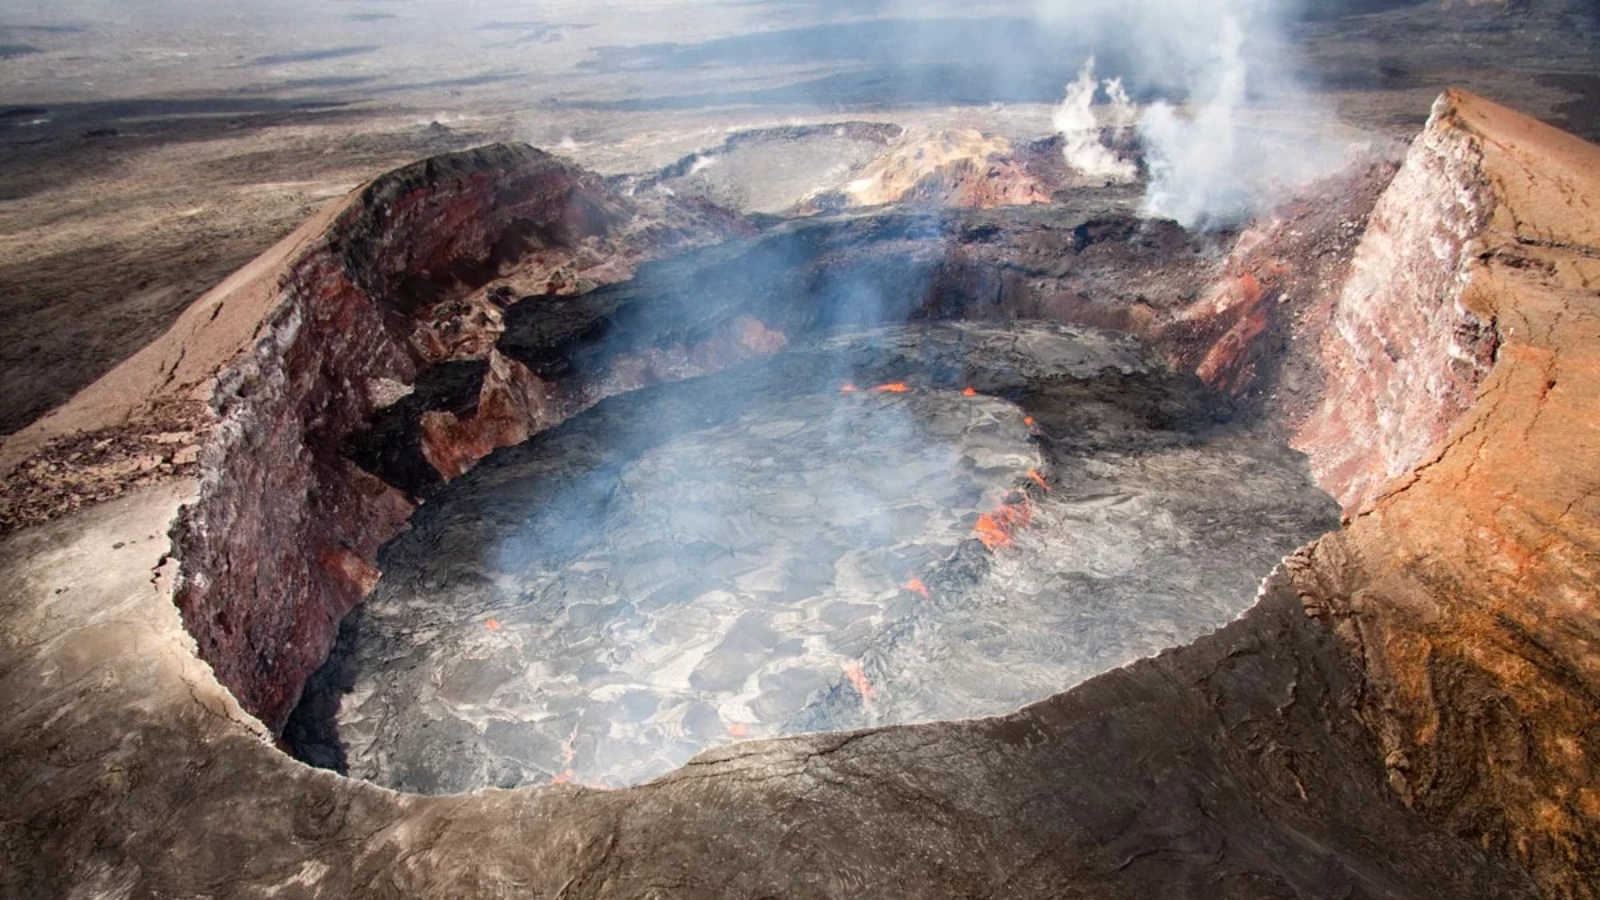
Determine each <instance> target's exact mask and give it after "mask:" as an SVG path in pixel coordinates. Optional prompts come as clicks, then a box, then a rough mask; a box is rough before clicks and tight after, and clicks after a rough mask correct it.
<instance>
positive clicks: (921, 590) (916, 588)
mask: <svg viewBox="0 0 1600 900" xmlns="http://www.w3.org/2000/svg"><path fill="white" fill-rule="evenodd" d="M905 587H906V590H908V591H910V592H912V593H913V594H921V595H922V599H924V600H932V599H933V592H932V591H930V590H928V586H927V585H925V584H923V583H922V579H921V578H913V579H911V580H910V581H908V582H906V584H905Z"/></svg>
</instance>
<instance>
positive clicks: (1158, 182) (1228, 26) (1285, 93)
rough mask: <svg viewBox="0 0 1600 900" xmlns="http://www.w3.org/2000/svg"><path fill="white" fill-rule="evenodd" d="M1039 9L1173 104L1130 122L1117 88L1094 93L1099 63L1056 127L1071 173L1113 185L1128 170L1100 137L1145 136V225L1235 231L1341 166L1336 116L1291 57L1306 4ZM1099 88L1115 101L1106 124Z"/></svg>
mask: <svg viewBox="0 0 1600 900" xmlns="http://www.w3.org/2000/svg"><path fill="white" fill-rule="evenodd" d="M1039 3H1040V6H1039V10H1040V13H1041V16H1042V19H1043V21H1045V22H1047V23H1048V24H1050V25H1051V26H1053V27H1054V29H1055V33H1059V34H1063V35H1070V36H1072V39H1073V40H1077V41H1081V42H1083V43H1084V44H1086V45H1087V46H1086V47H1085V49H1086V50H1090V51H1093V52H1095V53H1096V54H1097V55H1098V56H1099V57H1100V59H1101V61H1103V62H1104V61H1109V62H1110V68H1113V69H1115V70H1117V74H1118V75H1119V76H1121V77H1122V78H1126V79H1127V80H1128V82H1129V83H1130V84H1132V85H1133V86H1134V87H1135V89H1136V90H1137V91H1138V92H1140V93H1145V92H1149V93H1154V94H1156V95H1158V96H1163V97H1167V98H1171V100H1170V102H1156V103H1153V104H1151V105H1150V106H1149V107H1148V108H1146V109H1145V110H1144V112H1143V114H1142V115H1139V116H1137V117H1132V116H1130V115H1129V114H1128V112H1127V110H1128V109H1129V108H1130V106H1131V104H1128V103H1127V94H1126V93H1125V92H1123V91H1122V90H1121V88H1122V81H1121V79H1119V78H1113V79H1108V80H1106V81H1103V82H1099V83H1096V81H1095V78H1094V59H1093V58H1091V59H1090V62H1089V64H1087V65H1085V66H1084V69H1083V71H1082V72H1081V73H1080V74H1079V76H1078V79H1077V81H1075V82H1073V83H1072V84H1071V85H1069V86H1068V88H1067V93H1066V98H1065V99H1064V100H1063V101H1062V103H1061V106H1060V107H1059V108H1057V110H1056V111H1055V115H1054V117H1053V119H1054V124H1055V127H1056V130H1057V131H1059V132H1060V133H1061V134H1062V136H1063V139H1064V141H1065V148H1064V152H1065V154H1066V157H1067V161H1068V163H1069V164H1071V165H1072V166H1073V167H1074V168H1076V169H1078V170H1079V171H1081V172H1083V173H1085V174H1087V175H1091V176H1095V177H1105V178H1108V179H1109V180H1115V179H1116V178H1118V177H1124V178H1125V177H1126V176H1123V175H1122V173H1123V172H1126V171H1127V169H1126V168H1124V166H1125V165H1126V164H1125V163H1123V162H1122V160H1120V159H1119V158H1118V157H1117V155H1116V154H1115V153H1114V152H1113V151H1112V150H1111V149H1110V148H1108V147H1106V146H1104V145H1103V142H1102V138H1103V137H1104V136H1105V135H1106V134H1107V133H1108V129H1109V128H1112V126H1114V125H1115V124H1118V120H1119V119H1121V120H1122V121H1126V122H1128V124H1130V125H1132V126H1133V127H1136V128H1137V132H1138V141H1139V144H1140V145H1141V147H1142V150H1143V160H1144V163H1145V168H1146V169H1147V171H1148V174H1149V184H1148V188H1147V190H1146V194H1145V198H1144V209H1143V211H1144V213H1145V214H1146V215H1149V216H1158V217H1162V218H1171V219H1175V220H1177V221H1178V222H1179V223H1180V224H1182V225H1184V226H1185V227H1190V228H1194V227H1199V228H1207V227H1216V226H1223V225H1230V224H1235V223H1238V222H1241V221H1244V220H1246V219H1249V218H1250V217H1252V216H1254V215H1258V214H1261V213H1263V212H1265V211H1266V210H1267V209H1269V208H1270V207H1271V206H1272V205H1273V204H1274V203H1275V202H1277V201H1278V200H1279V199H1281V198H1282V196H1283V195H1284V192H1285V189H1286V188H1290V187H1293V186H1295V185H1297V184H1301V183H1303V182H1305V181H1308V180H1310V179H1312V178H1315V177H1318V176H1320V175H1325V174H1327V173H1328V172H1330V171H1331V170H1332V169H1333V168H1334V166H1336V165H1337V164H1338V162H1339V160H1340V158H1341V157H1342V150H1343V147H1342V145H1341V144H1340V143H1339V142H1338V141H1336V140H1334V139H1333V138H1332V137H1331V136H1330V135H1331V133H1332V131H1333V128H1332V122H1333V117H1332V116H1331V115H1329V114H1328V112H1327V110H1326V109H1324V108H1323V107H1322V106H1320V105H1319V104H1318V103H1317V102H1315V100H1314V99H1313V97H1312V94H1311V92H1310V91H1308V90H1307V89H1306V88H1305V87H1304V86H1303V85H1302V84H1301V83H1300V81H1299V79H1298V77H1297V72H1296V66H1295V65H1294V64H1293V62H1292V58H1291V57H1292V46H1293V41H1292V40H1291V38H1290V27H1289V23H1290V22H1291V21H1293V19H1294V16H1295V15H1296V14H1297V13H1298V12H1299V11H1300V9H1301V7H1302V4H1303V0H1070V2H1069V0H1039ZM1068 52H1070V51H1068ZM1080 52H1081V51H1080ZM1097 88H1098V89H1103V90H1104V92H1105V95H1106V97H1107V98H1108V99H1109V101H1110V105H1109V106H1107V107H1102V108H1101V109H1100V116H1099V120H1098V121H1097V120H1096V115H1095V110H1094V109H1093V108H1092V105H1093V102H1094V99H1095V95H1096V92H1097ZM1134 119H1136V121H1132V120H1134Z"/></svg>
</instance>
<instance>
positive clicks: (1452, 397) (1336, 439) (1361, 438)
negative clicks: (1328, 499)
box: [1294, 113, 1498, 515]
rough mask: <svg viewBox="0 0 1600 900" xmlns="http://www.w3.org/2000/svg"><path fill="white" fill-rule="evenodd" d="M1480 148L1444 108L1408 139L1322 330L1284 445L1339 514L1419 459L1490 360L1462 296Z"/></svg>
mask: <svg viewBox="0 0 1600 900" xmlns="http://www.w3.org/2000/svg"><path fill="white" fill-rule="evenodd" d="M1481 166H1482V150H1481V149H1480V147H1479V145H1478V144H1477V143H1476V142H1475V141H1473V140H1471V139H1469V138H1468V137H1467V133H1466V132H1465V131H1463V130H1462V129H1461V128H1460V127H1458V125H1456V124H1455V123H1454V122H1453V121H1452V120H1451V119H1450V118H1449V115H1448V113H1446V114H1445V115H1444V116H1440V115H1436V116H1435V119H1434V121H1433V123H1432V124H1431V125H1430V126H1429V127H1428V128H1427V129H1426V130H1424V131H1423V133H1422V135H1421V136H1420V137H1419V138H1418V139H1417V141H1416V142H1415V143H1414V144H1413V145H1412V148H1411V152H1410V153H1409V154H1408V155H1407V157H1406V162H1405V165H1404V166H1402V167H1401V169H1400V173H1399V174H1398V175H1397V176H1396V177H1395V180H1394V182H1393V183H1392V184H1391V185H1390V186H1389V189H1388V191H1386V192H1385V193H1384V196H1383V198H1382V199H1381V200H1379V201H1378V206H1377V208H1376V209H1375V210H1374V211H1373V215H1372V220H1371V222H1370V224H1369V225H1368V227H1367V230H1366V233H1365V235H1364V236H1363V238H1362V241H1361V246H1360V247H1359V249H1358V250H1357V252H1356V257H1355V261H1354V264H1353V266H1352V270H1351V274H1350V278H1349V280H1347V281H1346V282H1345V286H1344V290H1343V291H1342V292H1341V293H1340V295H1339V298H1338V300H1337V301H1336V303H1335V305H1334V309H1333V316H1332V320H1331V322H1330V323H1329V326H1328V329H1327V331H1326V332H1325V333H1324V335H1323V340H1322V347H1321V350H1320V356H1321V364H1322V367H1323V369H1324V371H1325V372H1326V385H1327V390H1326V391H1325V392H1324V394H1323V397H1322V402H1321V404H1320V405H1319V406H1318V407H1317V408H1316V410H1315V411H1314V412H1313V413H1312V415H1311V416H1310V417H1309V418H1308V419H1307V420H1306V421H1305V422H1304V423H1303V424H1302V425H1301V427H1300V429H1299V432H1298V433H1297V434H1296V436H1295V441H1294V443H1295V445H1296V446H1297V447H1299V448H1301V449H1304V450H1306V451H1307V452H1308V453H1310V454H1311V456H1312V459H1313V467H1314V471H1315V472H1316V475H1317V479H1318V481H1319V482H1321V484H1322V485H1323V486H1324V487H1325V488H1326V489H1327V490H1328V491H1329V492H1330V493H1332V494H1333V495H1334V496H1335V497H1337V498H1338V499H1339V501H1340V502H1341V503H1342V504H1344V507H1345V511H1346V513H1347V514H1349V515H1355V514H1357V513H1359V512H1360V511H1361V510H1363V509H1365V508H1366V507H1367V506H1368V505H1369V504H1370V503H1371V502H1372V501H1373V500H1374V499H1375V498H1376V497H1377V496H1378V495H1379V494H1380V493H1381V491H1382V490H1383V487H1384V484H1385V483H1386V482H1387V481H1388V480H1389V479H1391V478H1394V477H1396V476H1399V475H1403V474H1405V473H1407V472H1409V471H1411V470H1412V469H1413V468H1415V467H1416V466H1417V465H1419V464H1420V463H1422V462H1423V459H1424V454H1425V453H1426V452H1427V451H1428V449H1429V448H1430V447H1431V446H1432V445H1433V444H1435V443H1436V442H1437V441H1438V440H1439V439H1440V438H1442V437H1444V434H1445V432H1446V431H1448V430H1449V428H1450V426H1451V424H1452V423H1454V422H1455V420H1456V419H1457V418H1458V417H1459V416H1460V415H1461V413H1462V412H1463V411H1465V410H1466V408H1467V407H1468V406H1469V405H1471V404H1472V402H1473V401H1474V399H1476V396H1477V389H1478V386H1479V385H1480V384H1481V383H1482V382H1483V379H1484V377H1485V376H1486V375H1487V374H1488V372H1489V370H1490V369H1491V368H1492V367H1493V365H1494V359H1495V349H1496V347H1497V346H1498V338H1497V336H1496V333H1495V328H1494V322H1493V314H1492V313H1491V312H1489V311H1488V310H1486V309H1483V308H1481V307H1480V308H1473V307H1472V306H1471V305H1470V300H1469V299H1468V298H1467V297H1466V296H1465V295H1464V293H1463V290H1464V288H1465V287H1466V286H1467V281H1468V278H1467V275H1468V267H1469V265H1470V264H1471V262H1472V259H1473V257H1474V254H1475V251H1476V250H1477V249H1478V248H1477V247H1476V246H1475V241H1476V240H1477V238H1478V236H1479V234H1480V232H1481V231H1482V229H1483V226H1484V223H1485V221H1486V218H1487V216H1488V215H1489V211H1490V204H1491V202H1492V201H1491V199H1490V198H1489V197H1488V195H1487V189H1486V185H1485V182H1484V180H1483V175H1482V169H1481Z"/></svg>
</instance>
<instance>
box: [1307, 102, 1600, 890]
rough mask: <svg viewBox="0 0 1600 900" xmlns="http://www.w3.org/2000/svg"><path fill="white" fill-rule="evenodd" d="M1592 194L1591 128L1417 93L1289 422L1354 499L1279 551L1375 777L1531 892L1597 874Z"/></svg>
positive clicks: (1597, 350)
mask: <svg viewBox="0 0 1600 900" xmlns="http://www.w3.org/2000/svg"><path fill="white" fill-rule="evenodd" d="M1419 192H1420V193H1419ZM1596 197H1600V148H1596V147H1595V146H1593V145H1590V144H1584V143H1583V142H1581V141H1579V140H1577V139H1575V138H1573V137H1571V136H1569V135H1566V134H1562V133H1560V132H1558V131H1556V130H1554V129H1552V128H1549V127H1548V126H1545V125H1541V124H1539V123H1537V122H1535V121H1533V120H1532V119H1528V118H1526V117H1524V116H1521V115H1519V114H1517V113H1514V112H1511V111H1510V110H1506V109H1504V108H1502V107H1499V106H1496V105H1494V104H1492V103H1488V102H1486V101H1484V100H1481V99H1479V98H1476V97H1470V96H1467V95H1464V94H1460V93H1450V94H1447V95H1445V96H1444V97H1443V98H1441V99H1440V101H1439V103H1438V104H1437V105H1436V106H1435V109H1434V116H1433V119H1432V121H1431V122H1430V124H1429V126H1428V128H1427V130H1426V132H1425V133H1424V136H1423V138H1422V139H1421V140H1419V141H1418V142H1417V145H1416V148H1415V149H1414V151H1413V153H1412V155H1411V156H1410V157H1409V158H1408V159H1407V162H1406V165H1405V167H1404V169H1403V170H1402V171H1401V173H1400V175H1399V176H1397V178H1396V179H1395V186H1394V187H1393V188H1391V190H1390V193H1389V194H1387V195H1386V196H1385V197H1384V200H1383V202H1382V203H1380V205H1379V210H1378V212H1377V213H1376V214H1375V215H1374V223H1373V228H1372V229H1370V230H1369V237H1368V241H1367V242H1366V243H1364V245H1363V254H1362V258H1363V260H1364V264H1363V266H1362V267H1360V268H1358V271H1357V272H1356V274H1355V275H1354V276H1353V277H1352V280H1351V283H1350V285H1349V286H1348V287H1347V288H1346V290H1345V291H1344V293H1343V294H1342V295H1341V299H1340V303H1341V307H1343V311H1342V314H1341V318H1340V319H1339V320H1338V321H1340V322H1341V323H1343V325H1342V327H1341V328H1339V329H1336V330H1335V331H1333V332H1330V333H1329V335H1328V345H1327V346H1328V356H1326V357H1325V358H1326V359H1330V360H1331V361H1333V362H1334V363H1337V364H1340V365H1342V366H1344V367H1345V368H1344V369H1341V370H1340V371H1341V374H1342V375H1348V377H1340V378H1333V377H1330V379H1329V390H1328V397H1329V400H1328V404H1329V405H1325V406H1324V410H1325V412H1323V413H1322V414H1321V415H1320V416H1319V417H1316V418H1313V419H1312V420H1311V422H1309V423H1308V425H1307V427H1306V429H1304V430H1303V431H1302V432H1301V440H1302V441H1303V442H1304V443H1305V445H1306V447H1307V451H1308V452H1309V453H1310V455H1311V459H1312V464H1313V466H1314V467H1315V468H1316V469H1317V470H1318V471H1319V472H1322V473H1325V475H1326V477H1328V478H1329V483H1330V485H1331V486H1332V487H1335V488H1339V489H1341V490H1343V491H1344V497H1343V499H1344V501H1345V505H1346V511H1347V513H1348V514H1350V515H1352V516H1353V520H1352V521H1351V522H1350V523H1349V525H1348V526H1347V527H1346V528H1345V529H1344V530H1343V531H1342V532H1340V533H1338V534H1335V535H1331V536H1329V537H1328V538H1325V539H1324V540H1323V541H1321V542H1319V543H1318V544H1317V545H1316V546H1315V547H1313V548H1311V549H1309V550H1307V551H1305V552H1304V553H1302V554H1301V555H1300V556H1299V557H1297V558H1296V559H1295V560H1293V561H1292V563H1291V569H1290V571H1291V572H1292V574H1293V580H1294V583H1295V586H1296V589H1297V590H1298V591H1299V592H1300V594H1301V596H1302V598H1303V599H1304V600H1305V602H1306V604H1307V608H1308V610H1309V611H1310V612H1311V613H1312V614H1313V615H1314V616H1316V617H1317V618H1318V619H1319V620H1320V621H1322V622H1324V623H1325V624H1327V625H1328V626H1329V627H1330V628H1332V629H1334V631H1335V632H1336V633H1337V634H1338V635H1339V636H1340V637H1341V638H1342V639H1343V641H1344V642H1345V644H1346V646H1347V647H1348V648H1349V652H1350V653H1351V655H1352V657H1353V658H1354V659H1355V660H1357V662H1358V664H1359V665H1360V667H1361V672H1362V688H1361V690H1360V692H1359V695H1358V704H1357V709H1358V713H1359V715H1360V716H1361V718H1362V720H1363V721H1364V722H1365V723H1366V724H1367V725H1368V726H1369V727H1370V728H1371V729H1372V731H1373V733H1374V734H1375V735H1376V736H1377V738H1378V740H1379V741H1380V744H1381V747H1382V752H1383V756H1384V763H1385V766H1386V768H1387V770H1388V778H1389V782H1390V785H1391V786H1392V788H1393V789H1394V791H1395V792H1396V795H1397V796H1399V797H1401V798H1402V799H1403V800H1404V801H1405V802H1406V804H1407V805H1408V806H1410V807H1411V808H1413V809H1416V810H1417V811H1419V812H1421V813H1422V814H1423V815H1424V816H1426V817H1427V818H1429V819H1430V820H1432V821H1436V822H1439V823H1441V824H1443V825H1446V826H1447V827H1449V828H1450V829H1451V830H1453V831H1455V832H1456V833H1458V834H1461V835H1462V836H1464V837H1466V838H1467V839H1469V840H1471V841H1472V842H1474V843H1476V844H1478V845H1480V846H1483V847H1486V848H1489V849H1491V850H1492V851H1494V852H1496V853H1497V854H1502V855H1504V856H1507V857H1509V858H1511V859H1515V860H1516V861H1517V862H1518V863H1520V864H1521V865H1523V866H1525V867H1526V868H1527V869H1528V871H1529V872H1530V873H1532V874H1533V876H1534V877H1535V879H1536V880H1537V881H1538V882H1539V884H1540V886H1541V888H1542V889H1543V890H1544V892H1545V894H1546V896H1549V897H1572V898H1593V897H1597V896H1600V862H1597V861H1600V789H1597V785H1600V767H1597V763H1596V760H1597V759H1600V715H1597V710H1600V664H1597V660H1600V618H1597V615H1596V600H1597V598H1600V527H1597V524H1596V523H1597V522H1600V466H1597V465H1596V460H1597V459H1600V434H1597V432H1596V430H1595V418H1594V398H1595V397H1596V396H1600V340H1597V336H1600V295H1597V294H1596V292H1595V285H1596V284H1600V211H1597V208H1596V205H1595V202H1594V198H1596ZM1390 323H1402V324H1408V325H1409V326H1410V328H1411V329H1412V330H1411V331H1410V332H1409V333H1406V334H1401V333H1397V332H1396V331H1395V329H1394V327H1393V326H1392V325H1391V324H1390ZM1402 341H1403V343H1402ZM1391 351H1392V352H1393V353H1392V355H1391ZM1358 364H1359V365H1361V366H1362V367H1364V369H1365V371H1363V372H1350V370H1349V367H1351V366H1355V365H1358ZM1362 390H1367V391H1371V392H1372V393H1371V394H1370V395H1366V396H1363V395H1362V394H1361V391H1362ZM1341 397H1342V398H1343V399H1342V400H1340V399H1339V398H1341ZM1335 401H1339V402H1342V404H1343V407H1342V409H1341V410H1339V411H1337V412H1335V411H1334V410H1333V409H1331V404H1332V403H1334V402H1335ZM1397 467H1404V471H1402V472H1400V473H1399V474H1398V477H1396V478H1393V479H1387V478H1386V476H1390V475H1394V474H1395V470H1396V468H1397Z"/></svg>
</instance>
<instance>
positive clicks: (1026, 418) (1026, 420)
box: [1022, 416, 1034, 428]
mask: <svg viewBox="0 0 1600 900" xmlns="http://www.w3.org/2000/svg"><path fill="white" fill-rule="evenodd" d="M1022 424H1024V425H1026V426H1028V427H1029V428H1032V427H1033V426H1034V421H1033V416H1023V417H1022Z"/></svg>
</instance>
